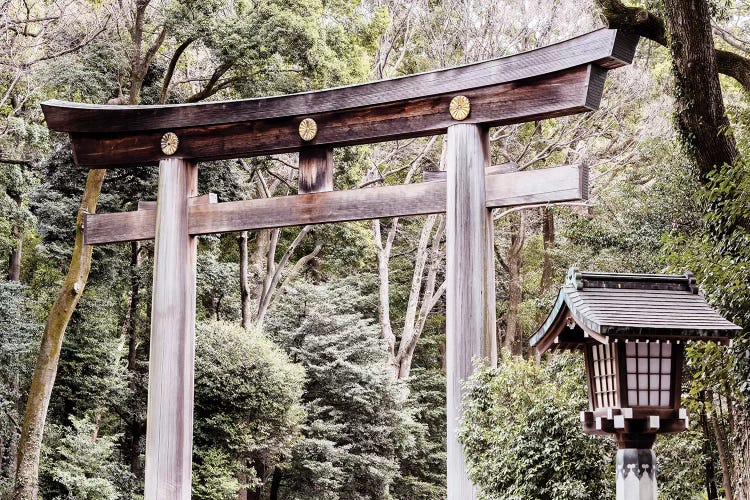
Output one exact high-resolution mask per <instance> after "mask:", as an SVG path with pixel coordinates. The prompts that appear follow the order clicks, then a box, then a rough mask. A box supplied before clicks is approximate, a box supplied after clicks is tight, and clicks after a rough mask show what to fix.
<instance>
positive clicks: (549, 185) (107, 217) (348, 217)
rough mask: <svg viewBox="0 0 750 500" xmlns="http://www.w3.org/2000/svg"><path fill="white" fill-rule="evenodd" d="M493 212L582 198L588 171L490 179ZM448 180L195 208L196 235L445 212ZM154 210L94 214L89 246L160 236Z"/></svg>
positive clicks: (193, 225) (561, 169)
mask: <svg viewBox="0 0 750 500" xmlns="http://www.w3.org/2000/svg"><path fill="white" fill-rule="evenodd" d="M485 177H486V181H485V184H486V186H485V187H486V190H487V193H486V200H487V208H501V207H508V206H514V205H524V204H529V205H531V204H538V203H555V202H565V201H576V200H580V199H582V196H583V192H584V191H585V190H584V189H583V188H582V186H581V179H582V178H583V170H582V169H581V168H579V167H573V166H564V167H555V168H548V169H542V170H529V171H523V172H511V173H507V174H495V175H486V176H485ZM445 197H446V181H435V182H427V183H420V184H407V185H398V186H384V187H376V188H366V189H356V190H351V191H333V192H325V193H314V194H303V195H294V196H282V197H278V198H265V199H257V200H244V201H231V202H223V203H216V204H210V205H207V204H203V205H191V206H190V207H189V214H190V217H189V219H190V234H193V235H199V234H212V233H223V232H233V231H245V230H254V229H267V228H275V227H285V226H298V225H305V224H322V223H326V222H346V221H352V220H363V219H377V218H383V217H397V216H399V217H400V216H409V215H426V214H432V213H440V212H445V207H446V205H445V200H446V198H445ZM154 221H155V215H154V213H153V211H148V210H145V211H138V212H121V213H112V214H89V215H87V216H86V218H85V224H84V238H85V242H86V244H87V245H100V244H105V243H117V242H123V241H131V240H148V239H152V238H153V237H154V227H155V225H154V224H155V222H154Z"/></svg>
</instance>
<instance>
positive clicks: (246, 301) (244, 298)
mask: <svg viewBox="0 0 750 500" xmlns="http://www.w3.org/2000/svg"><path fill="white" fill-rule="evenodd" d="M237 243H238V244H239V246H240V301H241V304H242V305H241V310H242V328H244V329H245V330H247V329H248V328H250V323H251V316H250V315H251V312H250V311H251V303H250V285H249V284H248V282H247V231H242V233H240V235H239V236H238V237H237Z"/></svg>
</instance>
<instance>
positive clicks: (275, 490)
mask: <svg viewBox="0 0 750 500" xmlns="http://www.w3.org/2000/svg"><path fill="white" fill-rule="evenodd" d="M282 477H283V476H282V474H281V469H279V468H278V467H276V468H275V469H274V470H273V477H272V478H271V494H270V496H269V497H268V500H279V489H280V488H281V478H282Z"/></svg>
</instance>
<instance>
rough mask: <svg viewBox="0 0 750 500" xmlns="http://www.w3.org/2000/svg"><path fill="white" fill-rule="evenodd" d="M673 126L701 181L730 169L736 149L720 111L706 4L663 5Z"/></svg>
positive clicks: (677, 0) (680, 1)
mask: <svg viewBox="0 0 750 500" xmlns="http://www.w3.org/2000/svg"><path fill="white" fill-rule="evenodd" d="M664 9H665V12H666V14H667V15H666V19H665V21H666V27H667V32H668V33H669V49H670V51H671V53H672V61H673V69H674V75H675V87H676V88H675V95H676V98H677V124H678V127H679V129H680V132H681V134H682V138H683V141H684V143H685V145H686V147H687V150H688V152H689V154H690V155H691V156H692V157H693V159H694V160H695V162H696V164H697V166H698V171H699V173H700V175H701V177H702V178H703V179H705V178H706V176H707V175H708V173H709V172H711V171H712V170H713V169H714V168H715V167H716V168H721V166H722V165H724V164H725V163H726V164H730V165H731V164H733V163H734V161H735V159H736V157H737V145H736V143H735V140H734V135H733V134H732V132H731V129H730V128H729V125H730V124H729V120H728V119H727V116H726V111H725V109H724V101H723V99H722V93H721V86H720V84H719V73H718V68H717V62H716V50H715V49H714V41H713V35H712V31H711V15H710V11H709V5H708V1H707V0H694V1H692V2H686V1H684V0H665V1H664Z"/></svg>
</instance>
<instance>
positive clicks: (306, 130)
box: [299, 118, 318, 141]
mask: <svg viewBox="0 0 750 500" xmlns="http://www.w3.org/2000/svg"><path fill="white" fill-rule="evenodd" d="M317 133H318V124H317V123H315V120H313V119H312V118H305V119H304V120H302V121H301V122H300V124H299V136H300V137H301V138H302V140H303V141H312V140H313V139H315V134H317Z"/></svg>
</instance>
